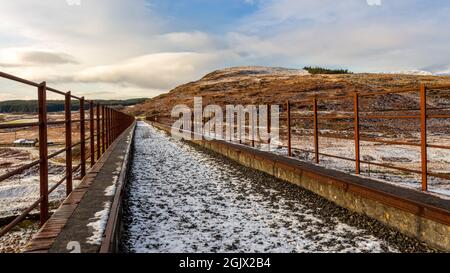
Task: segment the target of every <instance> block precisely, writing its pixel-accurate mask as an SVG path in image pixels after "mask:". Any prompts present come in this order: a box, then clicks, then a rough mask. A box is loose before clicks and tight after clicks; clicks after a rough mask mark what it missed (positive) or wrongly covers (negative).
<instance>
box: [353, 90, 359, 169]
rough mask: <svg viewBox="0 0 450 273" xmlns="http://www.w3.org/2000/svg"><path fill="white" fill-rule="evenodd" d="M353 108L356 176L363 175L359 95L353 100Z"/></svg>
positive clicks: (355, 95) (356, 94)
mask: <svg viewBox="0 0 450 273" xmlns="http://www.w3.org/2000/svg"><path fill="white" fill-rule="evenodd" d="M353 108H354V127H355V172H356V174H360V173H361V163H360V160H361V157H360V156H361V155H360V151H359V147H360V141H359V95H358V93H355V94H354V98H353Z"/></svg>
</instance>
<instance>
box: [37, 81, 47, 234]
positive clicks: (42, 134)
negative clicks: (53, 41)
mask: <svg viewBox="0 0 450 273" xmlns="http://www.w3.org/2000/svg"><path fill="white" fill-rule="evenodd" d="M46 93H47V85H46V83H45V82H43V83H41V84H40V85H39V87H38V104H39V106H38V108H39V159H40V163H39V178H40V183H39V189H40V197H41V198H42V201H41V202H40V224H41V226H42V225H44V224H45V222H46V221H47V219H48V149H47V148H48V139H47V94H46Z"/></svg>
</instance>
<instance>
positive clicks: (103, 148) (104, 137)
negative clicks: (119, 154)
mask: <svg viewBox="0 0 450 273" xmlns="http://www.w3.org/2000/svg"><path fill="white" fill-rule="evenodd" d="M105 122H106V119H105V106H102V154H104V153H105V150H106V134H105V132H106V124H105Z"/></svg>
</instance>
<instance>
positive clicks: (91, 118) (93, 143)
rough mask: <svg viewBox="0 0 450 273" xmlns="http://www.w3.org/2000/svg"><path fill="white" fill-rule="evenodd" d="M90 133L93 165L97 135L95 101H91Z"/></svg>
mask: <svg viewBox="0 0 450 273" xmlns="http://www.w3.org/2000/svg"><path fill="white" fill-rule="evenodd" d="M89 135H90V139H89V140H90V145H89V146H90V148H91V167H93V166H94V164H95V135H94V102H93V101H89Z"/></svg>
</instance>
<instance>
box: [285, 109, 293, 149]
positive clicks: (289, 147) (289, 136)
mask: <svg viewBox="0 0 450 273" xmlns="http://www.w3.org/2000/svg"><path fill="white" fill-rule="evenodd" d="M286 106H287V135H288V156H292V143H291V103H290V102H289V101H287V103H286Z"/></svg>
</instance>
